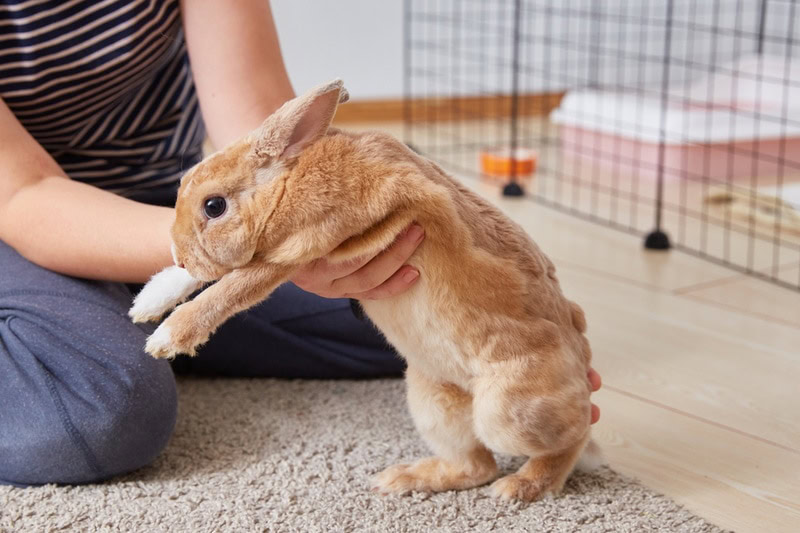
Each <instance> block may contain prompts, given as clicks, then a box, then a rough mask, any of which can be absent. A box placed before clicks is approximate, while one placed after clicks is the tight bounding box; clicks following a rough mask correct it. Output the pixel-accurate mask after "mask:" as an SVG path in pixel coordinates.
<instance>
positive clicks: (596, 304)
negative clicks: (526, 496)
mask: <svg viewBox="0 0 800 533" xmlns="http://www.w3.org/2000/svg"><path fill="white" fill-rule="evenodd" d="M559 277H560V278H561V281H562V284H563V287H564V291H565V293H566V294H567V295H568V296H569V297H571V298H573V299H574V300H576V301H577V302H579V303H580V305H581V306H582V307H583V308H584V310H585V311H586V315H587V321H588V323H589V338H590V341H591V343H592V348H593V351H594V353H595V356H594V364H595V366H596V368H597V369H598V371H599V372H600V373H601V374H602V376H603V378H604V379H605V380H606V382H607V383H609V384H611V385H613V386H616V387H618V388H620V389H622V390H624V391H626V392H630V393H633V394H635V395H637V396H640V397H643V398H650V399H652V400H654V401H657V402H659V403H662V404H664V405H668V406H670V407H672V408H675V409H678V410H681V411H685V412H688V413H692V414H693V415H696V416H698V417H701V418H703V419H705V420H708V421H713V422H715V423H719V424H723V425H726V426H729V427H731V428H734V429H736V430H738V431H741V432H743V433H747V434H751V435H757V436H760V437H762V438H764V439H766V440H769V441H773V442H775V443H777V444H780V445H782V446H786V447H788V448H792V449H795V450H798V451H800V417H799V416H797V412H798V409H800V387H798V386H797V383H796V382H794V381H793V380H790V379H788V378H787V377H788V376H800V357H798V354H797V349H796V347H797V346H800V330H797V329H795V328H791V327H787V326H781V325H777V324H771V323H769V322H767V321H764V320H759V319H756V318H750V317H747V316H742V315H740V314H738V313H736V312H733V311H727V310H723V309H718V308H715V307H712V306H708V305H704V304H700V303H698V302H692V301H690V300H688V299H684V298H681V297H679V296H675V295H672V294H670V293H663V292H655V291H652V290H648V289H645V288H641V287H636V286H632V285H630V284H627V283H625V282H621V281H616V280H612V279H608V278H604V277H602V276H599V275H597V274H593V273H590V272H585V271H582V270H580V269H576V268H572V267H562V268H560V269H559ZM765 331H769V333H770V334H765Z"/></svg>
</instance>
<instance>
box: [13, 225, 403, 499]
mask: <svg viewBox="0 0 800 533" xmlns="http://www.w3.org/2000/svg"><path fill="white" fill-rule="evenodd" d="M131 299H132V296H131V292H130V290H129V289H128V288H127V287H126V286H125V285H123V284H121V283H106V282H95V281H89V280H84V279H77V278H71V277H68V276H63V275H60V274H56V273H54V272H52V271H49V270H46V269H44V268H41V267H39V266H37V265H34V264H33V263H30V262H29V261H27V260H26V259H24V258H23V257H21V256H20V255H19V254H18V253H17V252H16V251H15V250H14V249H12V248H11V247H10V246H8V245H7V244H5V243H3V242H2V241H0V483H6V484H15V485H33V484H41V483H84V482H92V481H99V480H102V479H105V478H108V477H111V476H114V475H116V474H120V473H124V472H129V471H131V470H134V469H136V468H139V467H141V466H144V465H146V464H148V463H149V462H151V461H152V460H153V458H154V457H155V456H156V455H157V454H158V453H159V452H160V451H161V450H162V449H163V448H164V446H165V445H166V443H167V441H168V439H169V437H170V434H171V433H172V430H173V427H174V425H175V416H176V405H177V399H176V392H175V378H174V375H173V369H172V368H170V365H169V363H167V362H165V361H157V360H155V359H152V358H151V357H149V356H148V355H147V354H146V353H144V351H143V350H142V347H143V346H144V342H145V338H146V337H147V335H148V333H149V332H150V331H151V330H150V328H149V327H147V326H145V327H140V326H137V325H135V324H133V323H132V322H131V321H130V319H129V318H128V316H127V310H128V308H129V307H130V304H131ZM175 365H176V368H175V370H176V371H179V372H191V373H195V374H204V375H227V376H254V377H261V376H263V377H290V378H368V377H378V376H391V375H399V374H400V373H401V372H402V370H403V363H402V362H401V360H400V359H399V358H398V357H397V356H396V355H395V353H394V352H393V350H391V348H389V347H388V346H387V345H386V343H385V342H384V341H383V340H382V338H381V336H380V335H379V334H378V332H377V331H376V330H375V329H374V328H373V327H372V326H371V325H370V324H369V323H368V322H365V321H363V320H359V319H358V318H356V317H355V316H354V315H353V313H352V311H351V308H350V305H349V302H348V301H347V300H326V299H323V298H319V297H317V296H314V295H311V294H308V293H305V292H303V291H301V290H300V289H298V288H297V287H295V286H294V285H291V284H286V285H284V286H282V287H280V288H279V289H278V290H277V291H276V292H275V293H274V294H273V295H272V296H271V297H270V298H269V299H268V300H267V301H266V302H264V303H263V304H261V305H259V306H257V307H255V308H253V309H251V310H249V311H247V312H245V313H242V314H240V315H237V316H236V317H234V318H233V319H231V320H230V321H229V322H228V323H226V324H225V325H223V326H222V327H221V328H220V329H219V331H218V332H217V333H216V334H215V335H214V336H213V337H212V338H211V340H210V341H209V343H208V344H206V345H205V346H204V347H203V348H202V349H201V351H200V353H199V355H198V356H197V357H196V358H192V359H189V358H186V357H183V358H181V357H179V358H178V359H177V360H176V363H175Z"/></svg>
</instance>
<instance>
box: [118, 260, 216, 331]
mask: <svg viewBox="0 0 800 533" xmlns="http://www.w3.org/2000/svg"><path fill="white" fill-rule="evenodd" d="M201 286H202V282H201V281H198V280H196V279H194V278H193V277H192V276H191V275H190V274H189V273H188V272H187V271H186V270H184V269H182V268H179V267H176V266H173V267H167V268H165V269H164V270H162V271H161V272H159V273H158V274H156V275H155V276H153V277H152V278H151V279H150V281H148V282H147V285H145V286H144V288H142V290H141V292H139V294H137V295H136V298H135V299H134V300H133V306H132V307H131V308H130V310H129V311H128V316H130V317H131V318H132V319H133V321H134V322H157V321H158V320H159V319H160V318H161V317H162V316H164V315H165V314H167V313H168V312H169V311H170V310H171V309H172V308H173V307H175V306H176V305H178V304H179V303H181V302H182V301H184V300H185V299H186V298H188V297H189V296H190V295H191V294H192V293H193V292H194V291H196V290H197V289H199V288H200V287H201Z"/></svg>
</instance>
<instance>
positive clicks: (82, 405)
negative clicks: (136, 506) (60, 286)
mask: <svg viewBox="0 0 800 533" xmlns="http://www.w3.org/2000/svg"><path fill="white" fill-rule="evenodd" d="M0 293H2V294H0V376H2V377H3V378H2V380H0V404H2V405H3V409H0V481H5V482H11V483H17V484H41V483H82V482H90V481H97V480H100V479H104V478H108V477H111V476H114V475H117V474H120V473H124V472H128V471H131V470H134V469H136V468H139V467H141V466H144V465H146V464H148V463H149V462H151V461H152V460H153V458H154V457H155V456H156V455H157V454H158V453H159V452H160V451H161V450H162V449H163V448H164V446H165V445H166V443H167V441H168V439H169V436H170V434H171V432H172V429H173V427H174V423H175V416H176V407H177V400H176V391H175V380H174V376H173V374H172V370H171V369H170V367H169V364H168V363H166V362H164V361H157V360H154V359H152V358H150V357H149V356H148V355H147V354H145V353H144V351H143V349H142V348H143V346H144V342H145V339H146V337H147V333H146V332H145V331H143V330H141V329H139V328H138V327H137V326H135V325H134V324H131V323H130V321H129V320H128V319H127V317H125V316H124V309H122V308H121V303H119V302H117V301H116V298H115V297H106V296H105V293H104V292H103V291H99V292H97V293H95V294H92V295H90V296H87V297H86V298H84V299H80V298H81V297H82V295H83V293H81V291H77V292H76V293H75V294H65V293H62V292H60V291H49V290H47V287H42V286H39V287H29V288H28V290H25V291H24V292H19V291H14V292H11V291H7V292H3V291H0ZM76 298H78V299H76ZM70 309H71V310H70Z"/></svg>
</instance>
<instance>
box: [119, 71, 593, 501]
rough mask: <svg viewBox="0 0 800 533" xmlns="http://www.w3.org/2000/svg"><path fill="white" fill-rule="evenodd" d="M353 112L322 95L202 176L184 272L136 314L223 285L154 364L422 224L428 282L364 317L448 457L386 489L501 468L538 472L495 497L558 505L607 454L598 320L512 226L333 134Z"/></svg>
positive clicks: (442, 177)
mask: <svg viewBox="0 0 800 533" xmlns="http://www.w3.org/2000/svg"><path fill="white" fill-rule="evenodd" d="M346 100H347V92H346V90H345V89H344V88H343V86H342V82H341V81H340V80H335V81H333V82H330V83H328V84H325V85H322V86H319V87H317V88H315V89H313V90H311V91H309V92H308V93H306V94H304V95H302V96H300V97H298V98H295V99H293V100H291V101H289V102H287V103H286V104H284V105H283V106H282V107H281V108H280V109H278V110H277V111H276V112H275V113H273V114H272V115H271V116H270V117H268V118H267V119H266V120H265V121H264V123H263V124H262V125H261V126H260V127H259V128H258V129H256V130H255V131H253V132H252V133H250V134H249V135H248V136H246V137H245V138H243V139H241V140H239V141H238V142H235V143H233V144H231V145H230V146H228V147H226V148H225V149H223V150H222V151H220V152H218V153H216V154H213V155H211V156H209V157H208V158H206V159H205V160H203V161H202V162H200V163H199V164H197V165H196V166H195V167H193V168H192V169H191V170H189V171H188V172H187V173H186V174H185V176H184V177H183V178H182V180H181V184H180V188H179V191H178V199H177V203H176V207H175V213H176V215H175V216H176V218H175V223H174V225H173V227H172V233H171V234H172V239H173V243H174V244H173V256H174V260H175V264H176V266H172V267H169V268H167V269H166V270H164V271H163V272H161V273H159V274H157V275H156V276H155V277H154V278H153V279H152V280H151V281H150V282H149V283H148V284H147V285H146V286H145V288H144V289H143V290H142V291H141V293H140V294H139V295H138V296H137V298H136V300H135V301H134V305H133V307H132V308H131V310H130V315H131V317H133V319H134V321H137V322H140V321H148V320H158V319H159V318H160V317H161V316H162V315H163V314H165V313H166V312H167V311H169V309H171V308H172V307H173V306H175V305H177V304H179V303H180V302H181V301H183V300H184V299H186V298H187V297H188V296H190V295H191V294H192V293H194V292H196V291H197V290H198V289H200V288H201V287H202V286H204V285H205V284H207V283H209V282H215V283H213V284H211V285H209V286H207V287H206V288H205V289H204V290H203V291H202V292H200V293H199V294H197V296H195V297H194V299H191V300H189V301H187V302H186V303H183V304H181V305H178V306H177V308H175V309H174V311H173V312H172V313H171V314H170V315H169V316H168V318H166V320H164V321H163V322H162V323H161V325H159V326H158V328H157V329H156V330H155V331H154V333H153V334H152V335H151V336H150V337H149V338H148V340H147V344H146V350H147V352H149V353H150V354H152V355H153V356H155V357H159V358H168V357H174V356H175V355H177V354H189V355H193V354H194V353H195V350H196V348H197V346H199V345H201V344H203V343H204V342H205V341H206V340H207V339H208V337H209V335H211V334H212V333H213V332H214V330H215V329H216V328H217V327H218V326H220V324H222V323H223V322H224V321H225V320H227V319H228V318H229V317H231V316H232V315H234V314H235V313H238V312H240V311H242V310H244V309H247V308H249V307H251V306H253V305H255V304H257V303H259V302H261V301H262V300H264V299H265V298H267V297H268V296H269V294H270V293H271V292H272V291H273V290H274V289H275V288H276V287H278V286H279V285H280V284H282V283H284V282H286V281H287V280H288V279H289V278H290V277H291V276H292V274H293V272H294V271H295V270H297V269H298V268H299V267H300V266H301V265H304V264H307V263H309V262H310V261H313V260H316V259H318V258H321V257H327V259H328V260H329V261H331V262H334V263H335V262H340V261H348V260H353V259H356V258H360V257H366V256H374V255H376V254H378V253H379V252H381V251H382V250H384V249H386V248H387V247H388V246H389V245H390V244H391V243H392V242H393V241H394V240H395V239H396V237H397V236H398V235H399V234H400V233H401V232H403V231H404V229H405V228H407V227H408V226H409V225H410V224H411V223H412V222H417V223H418V224H420V225H421V226H422V227H423V228H424V230H425V233H426V238H425V240H424V241H423V242H422V244H421V245H420V246H419V247H418V248H417V250H416V251H415V253H414V254H413V255H412V256H411V258H410V259H409V264H411V265H413V266H414V267H416V268H417V269H418V270H419V272H420V274H421V275H420V279H419V281H418V282H417V283H416V284H414V285H413V286H412V287H411V288H410V289H408V290H407V291H406V292H404V293H402V294H399V295H396V296H393V297H390V298H385V299H379V300H364V301H362V302H361V305H362V307H363V310H364V312H365V314H366V315H367V316H368V317H369V319H370V320H371V321H372V322H373V323H374V325H375V326H376V327H377V328H378V329H379V330H380V331H381V332H382V334H383V335H384V336H385V338H386V339H387V341H388V342H389V343H391V344H392V345H393V346H394V347H395V348H396V350H397V351H398V353H399V354H400V355H401V356H402V357H403V358H404V359H405V360H406V362H407V371H406V375H405V380H406V385H407V396H408V407H409V409H410V412H411V415H412V418H413V420H414V422H415V425H416V427H417V428H418V430H419V432H420V434H421V435H422V437H423V439H424V440H425V441H426V443H427V444H428V445H429V447H430V448H431V449H432V450H433V452H434V453H435V455H434V456H433V457H430V458H427V459H421V460H419V461H417V462H415V463H412V464H398V465H395V466H391V467H389V468H387V469H385V470H383V471H382V472H380V473H379V474H377V475H376V476H375V477H374V478H373V483H374V487H373V488H374V489H375V490H377V491H380V492H384V493H406V492H409V491H415V490H418V491H447V490H452V489H466V488H470V487H476V486H480V485H484V484H486V483H488V482H489V481H492V480H493V479H495V478H497V476H498V468H497V465H496V463H495V459H494V456H493V452H499V453H504V454H512V455H516V456H525V457H528V460H527V462H526V463H525V464H524V465H523V466H522V467H521V468H520V469H519V471H517V472H516V473H513V474H510V475H506V476H505V477H501V478H500V479H497V480H496V481H495V482H494V483H493V485H492V486H491V490H492V492H493V494H494V495H495V496H498V497H500V498H504V499H519V500H524V501H532V500H535V499H537V498H539V497H541V496H543V495H545V494H556V493H558V492H559V491H560V490H561V488H562V486H563V485H564V482H565V480H566V479H567V477H568V475H569V474H570V472H571V471H572V470H573V467H574V466H575V464H576V462H577V461H578V459H579V457H580V456H581V454H582V453H583V451H584V448H586V447H587V443H589V440H590V402H589V392H590V391H589V385H588V382H587V378H586V375H587V371H588V369H589V364H590V360H591V350H590V347H589V343H588V341H587V338H586V337H585V335H584V333H585V331H586V320H585V318H584V313H583V311H582V310H581V308H580V307H579V306H578V305H577V304H575V303H573V302H571V301H570V300H568V299H567V298H565V297H564V295H563V294H562V292H561V289H560V286H559V282H558V279H557V277H556V271H555V267H554V266H553V263H552V262H551V261H550V260H549V259H548V258H547V257H546V256H545V255H544V254H543V253H542V252H541V251H540V250H539V248H538V247H537V246H536V244H534V242H533V241H532V240H531V239H530V238H529V237H528V235H527V234H526V233H525V232H524V231H523V230H522V228H520V227H519V226H518V225H517V224H516V223H514V222H513V221H511V220H510V219H508V218H507V217H506V216H504V215H503V214H502V213H501V212H500V211H499V210H498V209H496V208H495V207H493V206H492V205H491V204H489V203H488V202H486V201H484V200H483V199H482V198H480V197H479V196H478V195H476V194H474V193H472V192H471V191H469V190H467V189H466V188H465V187H463V186H462V185H461V184H459V183H458V182H457V181H456V180H455V179H453V178H451V177H450V176H449V175H448V174H447V173H445V172H444V171H443V170H442V169H441V168H440V167H439V166H437V165H436V164H434V163H433V162H431V161H429V160H427V159H424V158H423V157H421V156H419V155H417V154H415V153H414V152H413V151H411V150H410V149H408V148H407V147H406V146H405V145H403V144H402V143H401V142H399V141H398V140H396V139H395V138H393V137H392V136H390V135H387V134H384V133H376V132H369V133H350V132H344V131H340V130H338V129H336V128H333V127H331V120H332V118H333V116H334V113H335V112H336V108H337V106H338V104H339V103H341V102H344V101H346ZM589 448H590V451H592V450H594V451H596V450H597V448H596V446H595V445H594V443H592V444H591V445H590V446H589ZM587 453H588V452H587Z"/></svg>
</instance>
